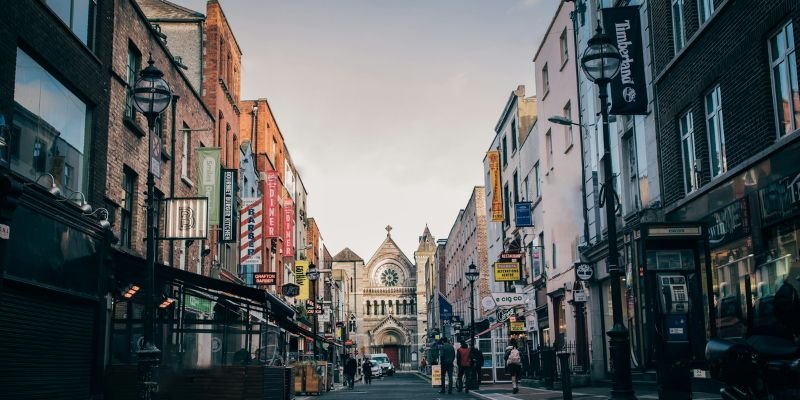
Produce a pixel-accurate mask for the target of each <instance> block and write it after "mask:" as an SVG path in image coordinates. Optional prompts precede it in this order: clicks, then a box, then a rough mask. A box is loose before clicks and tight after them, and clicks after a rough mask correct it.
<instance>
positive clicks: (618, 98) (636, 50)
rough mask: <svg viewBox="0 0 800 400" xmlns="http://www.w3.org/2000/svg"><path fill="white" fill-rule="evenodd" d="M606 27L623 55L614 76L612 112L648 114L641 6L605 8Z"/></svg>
mask: <svg viewBox="0 0 800 400" xmlns="http://www.w3.org/2000/svg"><path fill="white" fill-rule="evenodd" d="M603 29H604V30H605V32H606V34H607V35H608V36H609V37H610V38H611V40H612V42H613V43H614V44H615V45H616V46H617V49H618V50H619V55H620V56H621V57H622V60H620V64H619V73H618V74H617V76H615V77H614V79H611V110H610V111H609V114H613V115H643V114H647V86H646V81H645V76H644V57H643V56H642V29H641V22H640V21H639V7H638V6H631V7H611V8H604V9H603Z"/></svg>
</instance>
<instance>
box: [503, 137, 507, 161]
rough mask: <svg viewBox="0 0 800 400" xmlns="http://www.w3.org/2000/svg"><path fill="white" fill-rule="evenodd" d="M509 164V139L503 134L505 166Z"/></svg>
mask: <svg viewBox="0 0 800 400" xmlns="http://www.w3.org/2000/svg"><path fill="white" fill-rule="evenodd" d="M506 165H508V140H507V139H506V137H505V136H503V166H504V167H505V166H506Z"/></svg>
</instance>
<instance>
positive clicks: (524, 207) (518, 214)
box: [514, 201, 533, 227]
mask: <svg viewBox="0 0 800 400" xmlns="http://www.w3.org/2000/svg"><path fill="white" fill-rule="evenodd" d="M532 206H533V203H531V202H530V201H524V202H522V203H514V220H515V221H516V222H517V227H532V226H533V212H532V210H531V207H532Z"/></svg>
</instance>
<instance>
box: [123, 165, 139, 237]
mask: <svg viewBox="0 0 800 400" xmlns="http://www.w3.org/2000/svg"><path fill="white" fill-rule="evenodd" d="M122 191H123V195H124V196H123V198H122V207H121V208H122V210H121V213H120V217H121V218H120V222H121V224H122V225H121V227H120V232H119V233H120V245H121V246H124V247H127V248H130V247H131V244H132V243H133V240H132V237H133V209H134V201H136V173H135V172H133V170H131V169H128V168H127V167H126V168H125V169H124V170H123V172H122Z"/></svg>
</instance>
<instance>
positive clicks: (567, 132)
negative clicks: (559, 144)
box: [563, 101, 574, 152]
mask: <svg viewBox="0 0 800 400" xmlns="http://www.w3.org/2000/svg"><path fill="white" fill-rule="evenodd" d="M563 111H564V113H563V115H564V118H566V119H568V120H570V121H572V104H570V102H569V101H568V102H567V105H565V106H564V110H563ZM573 144H574V142H573V139H572V124H570V125H566V126H564V147H565V149H564V152H567V151H569V149H570V148H571V147H572V145H573Z"/></svg>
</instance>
